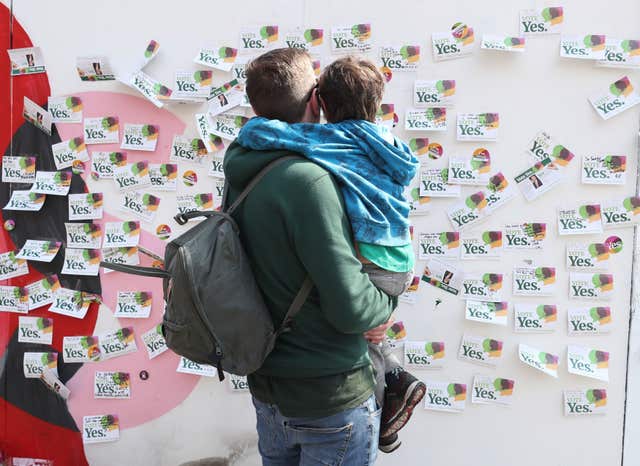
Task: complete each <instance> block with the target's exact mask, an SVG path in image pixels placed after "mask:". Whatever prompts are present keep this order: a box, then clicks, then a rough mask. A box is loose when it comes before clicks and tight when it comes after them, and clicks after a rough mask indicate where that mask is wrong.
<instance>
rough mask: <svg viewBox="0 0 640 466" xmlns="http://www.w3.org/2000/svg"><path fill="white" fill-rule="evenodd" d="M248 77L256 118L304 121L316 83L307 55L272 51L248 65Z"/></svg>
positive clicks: (248, 87) (288, 50)
mask: <svg viewBox="0 0 640 466" xmlns="http://www.w3.org/2000/svg"><path fill="white" fill-rule="evenodd" d="M246 75H247V82H246V90H247V96H248V97H249V102H250V103H251V106H252V107H253V111H254V112H255V113H256V115H258V116H261V117H265V118H269V119H277V120H282V121H286V122H287V123H296V122H299V121H301V120H302V119H303V118H304V116H305V112H306V111H307V106H308V105H309V102H310V96H311V93H312V90H313V88H314V86H315V84H316V76H315V73H314V71H313V64H312V63H311V58H310V57H309V54H307V52H304V51H302V50H299V49H294V48H283V49H275V50H271V51H270V52H267V53H265V54H263V55H260V56H259V57H257V58H255V59H253V60H252V61H251V62H249V64H248V65H247V68H246Z"/></svg>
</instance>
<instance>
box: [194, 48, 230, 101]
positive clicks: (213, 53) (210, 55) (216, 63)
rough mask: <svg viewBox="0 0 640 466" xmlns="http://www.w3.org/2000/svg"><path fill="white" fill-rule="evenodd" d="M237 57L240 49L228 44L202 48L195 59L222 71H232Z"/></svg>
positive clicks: (201, 63)
mask: <svg viewBox="0 0 640 466" xmlns="http://www.w3.org/2000/svg"><path fill="white" fill-rule="evenodd" d="M237 57H238V49H235V48H233V47H227V46H213V47H205V48H201V49H200V50H199V51H198V55H196V57H195V58H194V59H193V61H194V62H196V63H199V64H200V65H205V66H210V67H211V68H216V69H218V70H220V71H230V70H231V68H232V67H233V66H234V63H235V62H236V59H237ZM205 97H206V96H205Z"/></svg>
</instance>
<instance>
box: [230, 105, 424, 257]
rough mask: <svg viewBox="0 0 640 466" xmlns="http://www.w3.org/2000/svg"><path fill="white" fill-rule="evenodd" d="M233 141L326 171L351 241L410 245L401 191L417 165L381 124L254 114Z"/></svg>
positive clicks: (405, 147) (410, 178)
mask: <svg viewBox="0 0 640 466" xmlns="http://www.w3.org/2000/svg"><path fill="white" fill-rule="evenodd" d="M237 141H238V143H239V144H240V145H241V146H244V147H247V148H250V149H254V150H273V149H285V150H289V151H292V152H297V153H299V154H301V155H304V156H305V157H307V158H308V159H310V160H312V161H313V162H315V163H317V164H318V165H320V166H322V167H323V168H325V169H326V170H327V171H328V172H330V173H331V174H332V175H333V176H334V177H335V178H336V180H337V182H338V184H339V185H340V188H341V190H342V195H343V197H344V202H345V209H346V212H347V215H348V216H349V221H350V222H351V228H352V229H353V235H354V238H355V240H356V241H358V242H362V243H372V244H376V245H380V246H405V245H407V244H410V243H411V238H410V235H409V210H410V209H409V203H408V202H407V200H406V198H405V195H404V191H405V188H406V187H407V186H409V184H410V183H411V180H412V179H413V178H414V176H415V175H416V171H417V169H418V165H419V164H418V160H417V159H416V158H415V156H414V155H413V154H412V153H411V149H409V146H407V145H406V144H405V143H404V142H402V141H400V140H399V139H398V138H396V137H395V136H393V135H392V134H391V132H390V131H389V130H388V129H387V128H384V127H382V126H380V125H376V124H374V123H371V122H368V121H364V120H346V121H341V122H339V123H328V124H324V125H321V124H313V123H295V124H288V123H284V122H282V121H279V120H268V119H266V118H261V117H255V118H252V119H251V120H249V121H248V122H247V123H246V124H245V125H244V127H243V128H242V129H241V130H240V134H239V135H238V138H237Z"/></svg>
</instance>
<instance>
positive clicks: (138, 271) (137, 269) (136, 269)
mask: <svg viewBox="0 0 640 466" xmlns="http://www.w3.org/2000/svg"><path fill="white" fill-rule="evenodd" d="M100 267H104V268H105V269H111V270H116V271H118V272H124V273H130V274H133V275H140V276H142V277H153V278H170V277H171V274H169V272H167V271H166V270H162V269H156V268H155V267H141V266H139V265H127V264H115V263H113V262H104V261H102V262H100Z"/></svg>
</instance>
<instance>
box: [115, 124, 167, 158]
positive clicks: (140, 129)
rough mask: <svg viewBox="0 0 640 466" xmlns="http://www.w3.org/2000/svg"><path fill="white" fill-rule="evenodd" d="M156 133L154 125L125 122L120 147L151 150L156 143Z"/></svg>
mask: <svg viewBox="0 0 640 466" xmlns="http://www.w3.org/2000/svg"><path fill="white" fill-rule="evenodd" d="M158 134H159V129H158V127H157V126H156V125H149V124H130V123H125V125H124V136H123V138H122V144H121V145H120V148H121V149H129V150H144V151H150V152H153V151H155V150H156V145H157V144H158Z"/></svg>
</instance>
